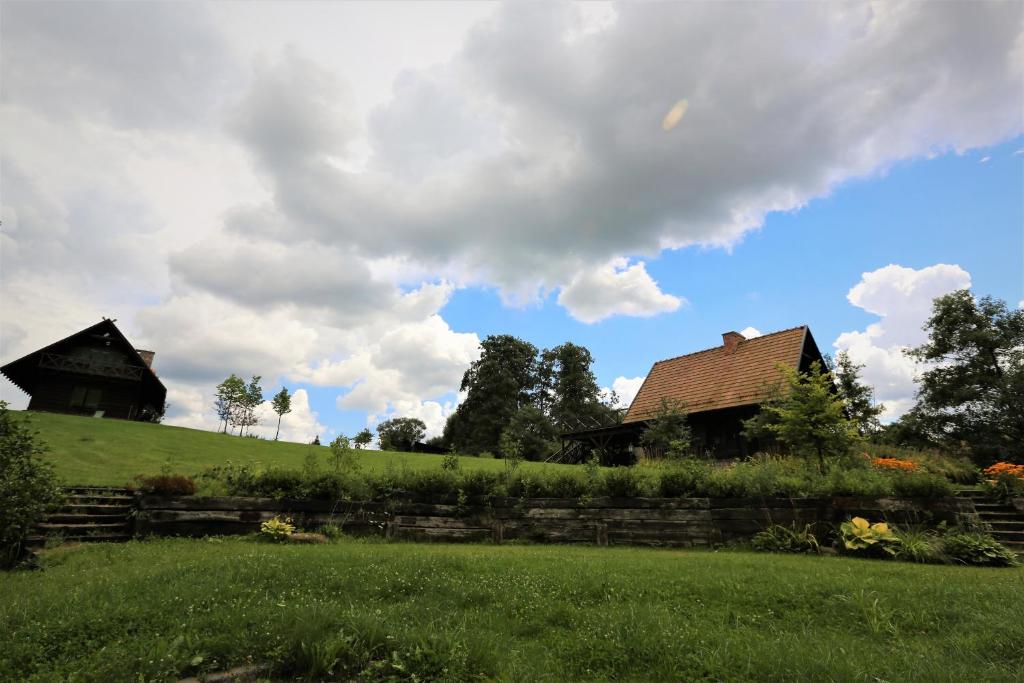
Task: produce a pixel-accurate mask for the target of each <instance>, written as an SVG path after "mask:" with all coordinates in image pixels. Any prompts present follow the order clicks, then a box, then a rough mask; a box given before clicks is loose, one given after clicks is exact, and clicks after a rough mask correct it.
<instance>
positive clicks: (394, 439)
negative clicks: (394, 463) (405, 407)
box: [377, 417, 427, 453]
mask: <svg viewBox="0 0 1024 683" xmlns="http://www.w3.org/2000/svg"><path fill="white" fill-rule="evenodd" d="M426 434H427V425H426V424H425V423H424V422H423V420H421V419H419V418H416V417H395V418H392V419H390V420H385V421H384V422H381V423H380V424H379V425H377V440H378V441H379V442H380V449H381V450H382V451H403V452H406V453H408V452H411V451H412V450H413V448H414V447H415V445H416V443H417V442H418V441H422V440H423V437H424V436H426Z"/></svg>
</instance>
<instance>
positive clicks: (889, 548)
mask: <svg viewBox="0 0 1024 683" xmlns="http://www.w3.org/2000/svg"><path fill="white" fill-rule="evenodd" d="M839 540H840V541H841V542H842V550H844V551H845V552H848V553H850V554H854V555H870V556H875V557H879V556H881V557H884V556H889V557H894V556H895V555H896V554H897V553H898V552H899V549H900V539H899V537H898V536H897V535H896V532H895V530H894V529H892V528H891V527H890V526H889V525H888V524H886V523H885V522H876V523H874V524H871V523H870V522H868V520H866V519H864V518H863V517H854V518H853V519H851V520H850V521H849V522H843V523H842V524H840V525H839Z"/></svg>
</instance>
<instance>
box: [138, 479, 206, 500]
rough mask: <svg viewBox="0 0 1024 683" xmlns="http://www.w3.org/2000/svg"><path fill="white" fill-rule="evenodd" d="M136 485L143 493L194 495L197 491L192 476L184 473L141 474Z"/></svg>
mask: <svg viewBox="0 0 1024 683" xmlns="http://www.w3.org/2000/svg"><path fill="white" fill-rule="evenodd" d="M135 486H136V488H137V489H138V490H140V491H142V492H143V493H148V494H152V495H156V496H192V495H195V492H196V483H195V481H193V479H192V477H186V476H185V475H182V474H157V475H154V476H151V477H147V476H143V475H139V476H137V477H135Z"/></svg>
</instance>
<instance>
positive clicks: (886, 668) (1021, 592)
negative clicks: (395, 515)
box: [0, 539, 1024, 681]
mask: <svg viewBox="0 0 1024 683" xmlns="http://www.w3.org/2000/svg"><path fill="white" fill-rule="evenodd" d="M43 562H44V565H45V570H44V571H38V572H17V573H12V574H8V575H5V576H3V579H2V580H0V624H3V625H4V627H3V628H2V629H0V680H30V681H31V680H40V681H42V680H45V681H51V680H76V681H93V680H95V681H118V680H133V681H134V680H147V681H149V680H175V679H176V678H179V677H181V676H183V675H185V674H189V673H195V672H197V671H211V670H219V669H224V668H227V667H229V666H233V665H238V664H244V663H246V662H256V663H269V664H272V665H274V666H275V667H276V673H277V675H278V676H280V677H281V678H286V679H288V680H291V678H292V677H293V676H297V675H298V674H300V673H306V674H309V673H311V672H312V677H313V678H315V679H317V680H320V679H324V678H328V676H327V675H326V674H324V673H323V670H324V669H327V668H330V667H333V670H334V676H336V677H338V679H340V680H356V679H357V678H358V679H359V680H384V676H385V675H390V674H401V673H402V671H403V670H404V671H405V672H406V673H416V674H418V675H420V679H421V680H438V679H441V680H443V679H446V678H447V679H448V680H470V679H472V678H473V677H474V676H475V675H478V677H480V678H483V677H489V678H494V679H497V680H510V681H575V680H594V681H609V680H616V681H641V680H650V681H668V680H729V681H743V680H758V681H812V680H813V681H882V680H884V681H965V680H973V681H1020V680H1024V619H1022V618H1021V615H1024V569H1001V570H1000V569H976V568H963V567H948V566H918V565H912V564H903V563H893V562H883V561H871V560H853V559H845V558H835V557H803V556H777V555H761V554H752V553H743V552H717V553H716V552H700V551H671V550H640V549H635V548H591V547H565V546H507V545H506V546H490V545H432V544H404V543H385V542H382V541H353V540H343V541H339V542H335V543H331V544H327V545H320V546H298V545H286V546H277V545H268V544H263V543H259V542H257V541H254V540H248V539H215V540H213V539H211V540H177V539H173V540H172V539H164V540H153V541H145V542H133V543H129V544H125V545H93V546H88V547H86V546H78V547H74V546H71V547H68V546H66V547H64V548H60V549H57V550H55V551H50V552H49V554H47V555H46V556H44V558H43ZM318 667H319V670H318ZM369 672H373V673H372V674H371V673H369ZM445 672H447V673H445ZM360 675H362V676H364V677H360ZM387 680H406V679H402V678H401V677H399V678H397V679H387ZM408 680H412V679H411V678H410V679H408Z"/></svg>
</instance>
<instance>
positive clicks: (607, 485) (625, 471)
mask: <svg viewBox="0 0 1024 683" xmlns="http://www.w3.org/2000/svg"><path fill="white" fill-rule="evenodd" d="M600 484H601V488H600V491H599V495H605V496H611V497H612V498H636V497H639V496H643V495H644V493H645V490H644V481H643V477H642V475H641V472H640V470H639V469H638V468H635V467H613V468H612V469H610V470H608V471H607V472H605V473H604V477H603V479H602V480H601V482H600Z"/></svg>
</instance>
